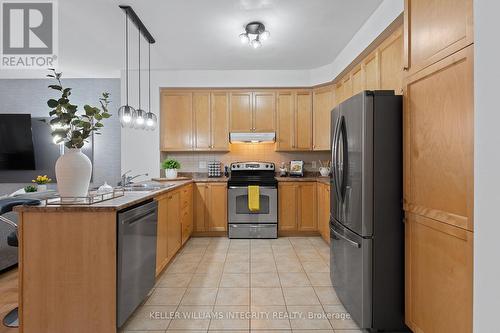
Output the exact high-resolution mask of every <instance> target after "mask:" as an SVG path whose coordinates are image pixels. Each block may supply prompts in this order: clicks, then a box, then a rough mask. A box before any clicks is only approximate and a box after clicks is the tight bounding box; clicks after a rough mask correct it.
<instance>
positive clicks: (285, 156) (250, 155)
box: [161, 143, 330, 172]
mask: <svg viewBox="0 0 500 333" xmlns="http://www.w3.org/2000/svg"><path fill="white" fill-rule="evenodd" d="M230 149H231V151H230V152H227V153H221V152H213V153H202V152H183V153H168V154H167V153H162V154H161V160H163V159H165V158H166V157H167V156H168V157H169V158H174V159H176V160H178V161H179V162H180V163H181V165H182V167H181V170H180V171H181V172H207V169H206V168H204V169H200V168H199V162H202V161H204V162H208V161H221V162H222V163H223V164H224V165H228V164H230V163H231V162H238V161H265V162H274V163H275V164H276V167H279V166H280V165H281V162H289V161H291V160H303V161H304V162H305V169H306V170H308V171H316V170H317V169H318V168H319V162H318V160H322V161H323V162H325V161H327V160H329V159H330V156H329V153H328V152H310V151H308V152H286V153H285V152H276V151H275V145H274V144H273V143H253V144H252V143H239V144H231V145H230ZM312 161H316V164H317V165H316V168H312V165H311V162H312Z"/></svg>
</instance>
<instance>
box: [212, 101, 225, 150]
mask: <svg viewBox="0 0 500 333" xmlns="http://www.w3.org/2000/svg"><path fill="white" fill-rule="evenodd" d="M210 99H211V109H210V126H211V130H210V138H211V147H210V149H211V150H216V151H229V93H228V92H227V91H215V92H212V94H211V95H210Z"/></svg>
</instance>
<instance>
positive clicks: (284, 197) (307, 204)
mask: <svg viewBox="0 0 500 333" xmlns="http://www.w3.org/2000/svg"><path fill="white" fill-rule="evenodd" d="M278 192H279V196H278V214H279V215H278V216H279V217H278V219H279V220H278V228H279V231H285V232H286V231H311V232H314V231H317V230H318V225H317V206H316V204H317V203H316V195H317V193H316V182H280V183H279V184H278Z"/></svg>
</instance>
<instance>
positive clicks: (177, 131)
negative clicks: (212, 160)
mask: <svg viewBox="0 0 500 333" xmlns="http://www.w3.org/2000/svg"><path fill="white" fill-rule="evenodd" d="M192 97H193V96H192V93H191V92H185V91H164V92H162V93H161V116H160V145H161V146H160V147H161V150H163V151H186V150H192V149H193V113H192V102H193V98H192Z"/></svg>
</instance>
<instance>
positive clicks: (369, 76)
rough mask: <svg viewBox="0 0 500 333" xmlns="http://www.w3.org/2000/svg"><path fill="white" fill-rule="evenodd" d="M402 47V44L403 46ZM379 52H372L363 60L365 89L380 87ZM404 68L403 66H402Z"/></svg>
mask: <svg viewBox="0 0 500 333" xmlns="http://www.w3.org/2000/svg"><path fill="white" fill-rule="evenodd" d="M401 47H402V46H401ZM378 55H379V54H378V52H377V51H375V52H372V53H371V54H370V55H369V56H368V57H366V59H365V60H364V61H363V65H362V66H363V72H364V80H363V88H364V89H365V90H377V89H380V84H379V83H380V79H379V66H378V63H379V61H378ZM401 70H402V68H401Z"/></svg>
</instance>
